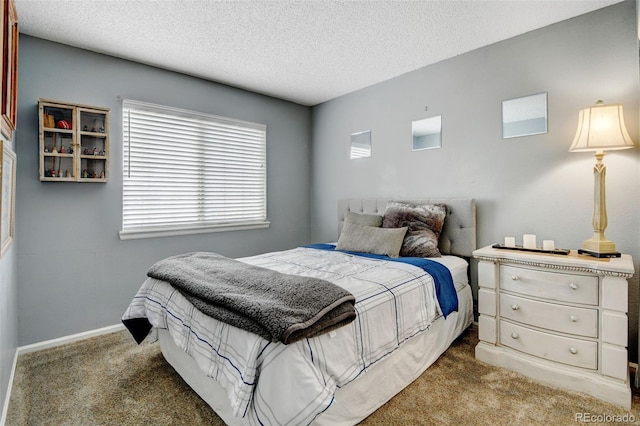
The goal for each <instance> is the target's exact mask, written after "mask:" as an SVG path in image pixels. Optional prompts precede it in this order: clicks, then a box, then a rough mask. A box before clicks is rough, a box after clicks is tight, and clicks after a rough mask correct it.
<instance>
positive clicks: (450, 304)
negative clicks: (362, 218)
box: [305, 244, 458, 318]
mask: <svg viewBox="0 0 640 426" xmlns="http://www.w3.org/2000/svg"><path fill="white" fill-rule="evenodd" d="M305 247H307V248H313V249H317V250H327V251H340V252H342V253H348V254H352V255H355V256H362V257H369V258H372V259H381V260H388V261H391V262H402V263H408V264H410V265H414V266H417V267H418V268H422V269H423V270H424V271H425V272H426V273H427V274H429V275H431V276H432V277H433V281H434V285H435V287H436V297H437V298H438V302H439V303H440V308H441V309H442V314H443V315H444V317H445V318H446V317H447V315H449V314H450V313H451V312H454V311H457V310H458V293H457V292H456V288H455V286H454V285H453V278H452V277H451V272H450V271H449V269H448V268H447V267H446V266H444V265H443V264H441V263H438V262H435V261H433V260H430V259H425V258H422V257H389V256H384V255H380V254H372V253H360V252H355V251H344V250H336V246H334V245H332V244H309V245H308V246H305Z"/></svg>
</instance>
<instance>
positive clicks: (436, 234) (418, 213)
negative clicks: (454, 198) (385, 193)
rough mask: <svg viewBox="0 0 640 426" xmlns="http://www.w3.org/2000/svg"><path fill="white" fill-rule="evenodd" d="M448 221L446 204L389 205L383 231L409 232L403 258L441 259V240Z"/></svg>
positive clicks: (394, 203)
mask: <svg viewBox="0 0 640 426" xmlns="http://www.w3.org/2000/svg"><path fill="white" fill-rule="evenodd" d="M446 217H447V206H446V205H444V204H424V205H415V204H409V203H402V202H397V201H389V202H388V203H387V209H386V210H385V212H384V220H383V221H382V227H383V228H400V227H407V228H409V229H408V231H407V234H406V235H405V237H404V242H403V243H402V248H401V249H400V256H408V257H440V250H438V239H439V238H440V233H441V232H442V227H443V226H444V219H445V218H446Z"/></svg>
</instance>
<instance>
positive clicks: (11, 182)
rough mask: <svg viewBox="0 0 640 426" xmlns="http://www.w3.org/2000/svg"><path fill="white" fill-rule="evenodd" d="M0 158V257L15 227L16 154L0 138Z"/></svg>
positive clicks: (6, 248) (10, 241) (8, 244)
mask: <svg viewBox="0 0 640 426" xmlns="http://www.w3.org/2000/svg"><path fill="white" fill-rule="evenodd" d="M0 157H1V158H0V160H1V164H2V168H1V169H0V175H1V176H2V189H1V191H2V205H1V206H0V209H1V212H0V213H1V216H2V224H1V227H0V241H1V245H0V257H2V256H4V254H5V253H6V252H7V250H9V247H11V244H13V234H14V227H15V203H16V201H15V199H16V154H15V152H13V151H12V150H11V149H10V148H9V146H8V145H7V144H6V143H4V142H3V141H1V140H0Z"/></svg>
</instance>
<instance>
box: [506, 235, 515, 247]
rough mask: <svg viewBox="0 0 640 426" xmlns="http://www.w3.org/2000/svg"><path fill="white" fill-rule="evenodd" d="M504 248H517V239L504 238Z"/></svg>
mask: <svg viewBox="0 0 640 426" xmlns="http://www.w3.org/2000/svg"><path fill="white" fill-rule="evenodd" d="M504 246H505V247H515V246H516V238H515V237H504Z"/></svg>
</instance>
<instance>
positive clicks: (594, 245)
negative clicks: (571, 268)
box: [569, 101, 634, 257]
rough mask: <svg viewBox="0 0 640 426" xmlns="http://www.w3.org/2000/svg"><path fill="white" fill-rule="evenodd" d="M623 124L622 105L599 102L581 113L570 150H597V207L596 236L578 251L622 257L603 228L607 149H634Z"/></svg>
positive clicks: (594, 228) (605, 212) (604, 222)
mask: <svg viewBox="0 0 640 426" xmlns="http://www.w3.org/2000/svg"><path fill="white" fill-rule="evenodd" d="M633 146H634V145H633V141H632V140H631V138H630V137H629V133H628V132H627V128H626V127H625V125H624V115H623V113H622V105H605V103H604V102H603V101H598V102H596V104H595V105H594V106H592V107H590V108H585V109H583V110H581V111H580V113H579V115H578V130H577V131H576V136H575V138H574V140H573V143H572V144H571V148H569V151H571V152H583V151H595V154H594V155H595V157H596V164H595V166H594V167H593V177H594V194H593V195H594V207H593V237H591V238H590V239H588V240H586V241H585V242H584V243H583V244H582V249H579V250H578V253H579V254H586V255H589V256H594V257H620V253H618V252H617V251H616V245H615V243H613V242H612V241H609V240H608V239H607V238H606V237H605V235H604V230H605V229H606V228H607V206H606V199H605V198H606V197H605V185H604V181H605V175H606V167H605V166H604V164H603V163H602V159H603V158H604V151H605V150H619V149H628V148H633Z"/></svg>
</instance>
